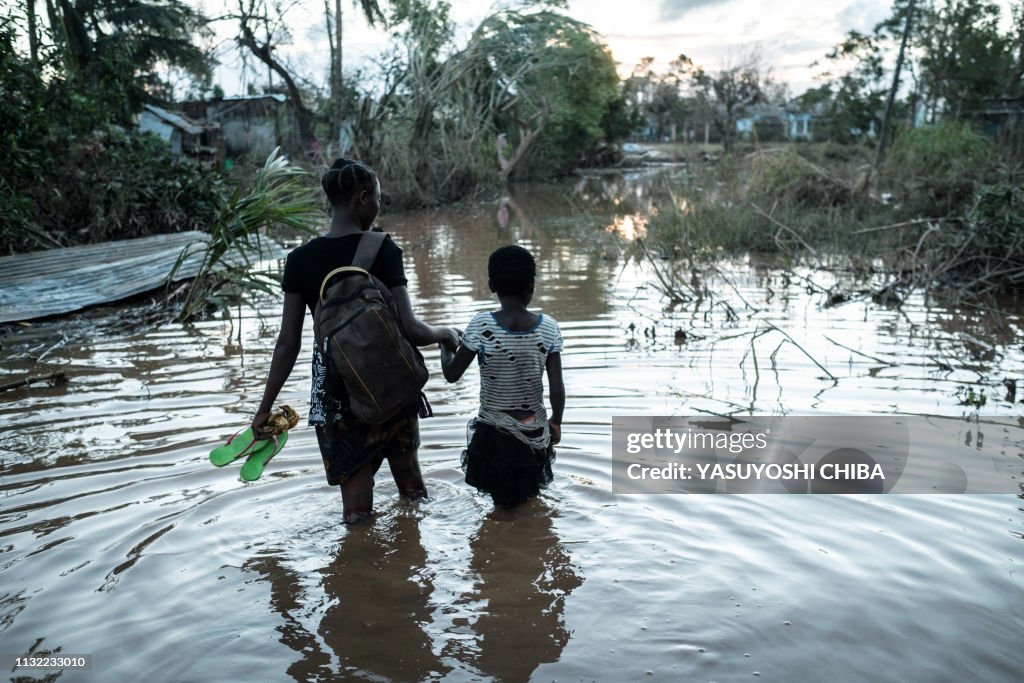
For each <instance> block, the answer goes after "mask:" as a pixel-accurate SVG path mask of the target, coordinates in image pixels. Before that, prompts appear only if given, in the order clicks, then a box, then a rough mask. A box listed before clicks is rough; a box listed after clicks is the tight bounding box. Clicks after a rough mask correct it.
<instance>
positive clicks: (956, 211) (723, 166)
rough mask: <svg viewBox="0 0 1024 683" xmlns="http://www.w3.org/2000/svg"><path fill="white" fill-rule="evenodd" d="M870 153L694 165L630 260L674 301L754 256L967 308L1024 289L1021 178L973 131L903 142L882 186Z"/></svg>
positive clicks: (794, 151)
mask: <svg viewBox="0 0 1024 683" xmlns="http://www.w3.org/2000/svg"><path fill="white" fill-rule="evenodd" d="M871 155H872V151H871V150H869V149H867V148H864V147H842V146H839V145H832V144H823V145H805V144H800V145H783V146H771V147H766V148H758V149H755V150H754V151H753V152H747V153H738V154H733V155H730V156H725V157H722V158H721V159H720V160H717V161H715V160H711V161H710V162H703V163H702V162H693V163H692V164H691V172H690V173H687V174H684V175H680V176H679V177H680V178H682V179H683V180H682V181H675V182H669V183H666V184H665V185H664V186H663V187H662V188H661V191H660V193H659V194H660V196H661V197H662V199H661V200H660V201H659V202H658V203H657V209H656V211H655V212H654V213H653V214H652V215H651V217H650V221H649V223H648V226H647V227H648V234H647V239H646V240H645V241H644V242H643V243H641V244H638V245H636V246H635V247H634V249H633V251H632V255H633V257H634V258H637V259H641V260H647V261H649V262H650V263H651V264H652V265H653V266H655V270H656V272H655V277H656V279H657V280H658V282H659V287H660V288H661V289H662V290H663V291H665V292H666V294H668V295H669V296H670V297H671V298H673V299H679V298H686V297H687V296H688V292H692V291H694V285H693V282H694V281H695V278H694V273H695V272H698V271H700V270H702V269H706V268H708V267H710V266H712V265H713V264H714V263H715V261H716V260H717V259H718V258H719V257H722V256H733V257H735V256H742V255H745V254H752V253H753V254H776V255H779V256H781V257H784V258H788V259H806V260H813V261H814V262H815V263H817V264H819V265H824V266H829V265H840V264H841V265H843V266H844V267H848V268H851V269H852V270H854V271H858V272H863V273H866V274H877V271H878V268H879V265H880V264H881V267H882V268H883V269H884V270H885V271H886V272H888V273H889V280H890V283H898V284H899V286H901V287H926V288H927V287H933V286H939V287H940V288H942V289H945V290H947V291H951V292H954V293H955V294H956V296H957V297H958V298H972V297H976V296H980V295H984V294H989V293H1000V292H1006V291H1014V290H1015V289H1016V288H1019V287H1020V286H1021V284H1024V256H1020V254H1021V253H1024V191H1022V190H1020V189H1019V188H1020V185H1021V183H1020V178H1019V175H1020V173H1019V172H1018V171H1014V170H1011V169H1010V168H1009V167H1004V168H1003V170H1002V171H1001V172H1000V171H997V165H996V163H995V158H994V154H993V150H992V149H991V144H990V143H989V141H988V140H987V138H984V137H983V136H980V135H978V134H977V133H975V132H974V131H972V130H971V129H970V128H967V127H964V126H954V127H949V126H946V127H942V128H940V129H938V130H924V129H922V132H918V131H916V130H915V131H910V132H908V133H904V135H903V136H901V137H900V138H899V139H898V140H897V142H896V145H895V146H894V149H893V154H892V155H891V157H890V160H889V163H888V165H887V166H886V168H885V169H884V170H883V172H882V174H881V175H879V176H876V175H874V174H873V172H872V169H871V163H870V159H871ZM897 169H898V171H897Z"/></svg>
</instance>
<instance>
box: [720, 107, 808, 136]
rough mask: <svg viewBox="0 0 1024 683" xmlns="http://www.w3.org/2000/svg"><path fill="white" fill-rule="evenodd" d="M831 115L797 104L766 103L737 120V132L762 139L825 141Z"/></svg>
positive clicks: (740, 134)
mask: <svg viewBox="0 0 1024 683" xmlns="http://www.w3.org/2000/svg"><path fill="white" fill-rule="evenodd" d="M827 124H828V119H827V118H826V117H823V116H821V115H820V114H818V113H817V112H815V111H806V110H804V109H802V108H799V107H797V106H795V105H794V104H792V103H791V104H788V105H784V106H780V105H772V104H764V105H759V106H757V107H754V108H752V109H751V110H750V112H749V113H748V114H747V116H744V117H742V118H739V119H737V120H736V132H737V133H739V136H740V138H742V139H744V140H753V139H755V138H756V139H757V140H760V141H761V142H772V141H776V142H777V141H782V140H792V141H796V140H802V141H807V142H810V141H821V140H827V139H828V125H827Z"/></svg>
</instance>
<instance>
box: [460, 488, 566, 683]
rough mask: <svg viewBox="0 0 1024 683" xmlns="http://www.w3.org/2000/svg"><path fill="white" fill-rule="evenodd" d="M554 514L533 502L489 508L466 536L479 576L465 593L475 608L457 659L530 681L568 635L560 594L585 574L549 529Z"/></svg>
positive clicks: (490, 673)
mask: <svg viewBox="0 0 1024 683" xmlns="http://www.w3.org/2000/svg"><path fill="white" fill-rule="evenodd" d="M553 513H554V511H553V510H552V509H550V508H549V507H548V506H547V505H545V504H544V503H542V502H537V501H535V502H533V503H531V504H528V505H526V506H524V508H523V509H520V510H515V511H512V512H509V511H503V510H497V511H492V512H491V513H490V514H489V515H488V516H487V517H486V518H484V520H483V523H482V524H481V525H480V528H479V530H477V532H476V534H475V535H474V536H473V537H472V539H471V540H470V549H471V552H472V561H471V563H470V567H471V569H472V571H473V572H474V573H475V574H476V583H475V586H474V591H473V593H472V594H471V595H469V596H467V600H469V601H475V602H476V603H477V604H478V605H480V613H479V616H478V617H477V619H476V622H475V623H474V624H473V625H472V627H471V630H472V633H473V639H472V640H471V641H461V643H462V645H463V652H464V653H465V657H459V658H460V659H465V660H468V661H471V662H473V664H474V665H475V666H476V668H477V669H478V670H479V671H480V672H481V673H483V674H486V675H488V676H493V677H494V678H495V679H497V680H502V681H506V680H507V681H525V680H529V678H530V675H531V674H532V673H533V671H534V670H535V669H536V668H537V667H538V666H540V665H541V664H544V663H550V662H557V661H558V660H559V657H560V656H561V654H562V650H563V649H564V648H565V645H566V643H568V641H569V631H568V630H567V629H566V626H565V620H564V611H565V601H566V599H567V598H568V596H569V594H570V593H572V591H573V590H574V589H575V588H577V587H579V585H580V584H581V583H582V579H581V578H580V577H579V576H577V574H576V573H575V572H574V569H573V566H572V563H571V561H570V559H569V556H568V555H567V554H566V552H565V549H564V548H563V547H562V546H561V545H560V544H559V541H558V537H557V536H555V534H554V531H553V529H552V521H551V515H552V514H553Z"/></svg>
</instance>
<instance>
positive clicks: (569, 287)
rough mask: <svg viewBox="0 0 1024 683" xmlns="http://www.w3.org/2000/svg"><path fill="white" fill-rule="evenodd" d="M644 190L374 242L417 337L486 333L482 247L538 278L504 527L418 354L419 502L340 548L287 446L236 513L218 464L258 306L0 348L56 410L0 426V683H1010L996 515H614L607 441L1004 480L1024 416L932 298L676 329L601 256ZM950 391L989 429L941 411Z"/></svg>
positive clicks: (241, 413) (795, 289)
mask: <svg viewBox="0 0 1024 683" xmlns="http://www.w3.org/2000/svg"><path fill="white" fill-rule="evenodd" d="M650 192H651V183H650V182H649V179H648V178H646V177H645V176H642V175H637V176H634V177H626V178H622V177H612V178H605V179H603V180H601V179H596V178H591V179H583V180H580V181H578V182H577V183H575V186H570V187H554V188H553V187H534V188H531V187H525V188H520V189H518V190H517V191H516V194H515V195H514V198H515V199H514V202H513V203H511V204H507V205H504V206H500V207H499V206H498V205H496V204H494V203H485V204H477V205H471V206H466V207H459V208H454V209H445V210H439V211H429V212H419V213H414V214H402V215H394V216H386V215H385V216H382V218H381V223H382V225H383V226H384V227H385V228H386V229H387V230H388V231H390V232H391V233H392V234H393V235H394V236H395V237H396V239H397V240H398V242H399V243H400V244H401V245H402V246H403V248H404V249H405V253H406V265H407V271H408V274H409V276H410V292H411V293H412V296H413V299H414V302H415V305H416V307H417V309H418V311H419V312H420V314H421V316H422V317H423V318H425V319H426V320H428V321H430V322H451V323H455V324H465V322H467V321H468V320H469V319H470V317H471V316H472V315H473V314H474V313H476V312H477V311H481V310H486V309H488V308H489V307H491V306H492V300H491V297H490V294H489V292H488V290H487V287H486V275H485V273H486V257H487V254H488V253H489V252H490V251H491V250H492V249H493V248H494V247H496V246H498V245H500V244H504V243H508V242H512V241H518V242H520V243H522V244H523V245H525V246H527V247H528V248H530V249H531V250H533V251H534V253H535V254H536V256H537V258H538V263H539V281H538V287H537V297H536V300H535V304H536V306H537V307H538V308H539V309H542V310H543V311H544V312H546V313H548V314H550V315H552V316H554V317H555V318H556V319H558V321H559V322H560V323H561V326H562V331H563V334H564V337H565V353H564V366H565V379H566V386H567V391H568V407H567V410H566V417H565V425H564V442H563V444H562V445H561V446H560V447H559V448H558V460H557V463H556V468H555V469H556V479H555V482H554V483H553V484H552V486H551V488H550V489H549V490H548V491H546V492H545V493H544V494H543V495H542V497H541V498H540V500H538V501H536V502H535V503H534V504H530V505H528V506H525V507H524V508H522V509H520V510H517V511H514V512H511V513H495V512H494V511H493V510H492V506H491V504H490V502H489V500H487V499H485V498H481V497H480V496H478V495H477V494H476V493H475V492H474V491H473V490H471V489H469V488H468V487H467V486H466V485H465V484H464V483H463V482H462V475H461V472H460V470H459V467H458V461H459V460H458V459H459V453H460V451H461V448H462V447H463V445H464V443H465V424H466V420H467V419H468V418H469V417H470V416H471V415H472V413H473V410H474V407H475V400H476V392H477V389H478V385H477V379H476V373H474V372H470V373H467V378H466V380H465V381H463V382H462V383H460V384H457V385H452V386H449V385H446V384H445V383H444V382H443V380H442V379H441V377H440V372H439V369H438V354H437V352H436V351H435V350H432V349H428V350H426V357H427V360H428V364H429V365H430V366H431V367H432V368H433V375H432V378H431V381H430V384H429V387H428V389H429V395H430V399H431V402H432V403H433V406H434V410H435V412H436V416H435V417H434V418H432V419H429V420H425V421H423V422H422V425H421V428H422V438H423V446H422V450H421V452H420V453H421V461H422V465H423V469H424V472H425V476H426V480H427V483H428V486H429V489H430V494H431V496H430V500H429V501H427V502H425V503H423V504H419V505H407V504H403V503H401V502H399V501H398V500H397V496H396V490H395V487H394V484H393V483H392V482H391V481H390V477H389V476H387V474H386V471H382V473H381V474H380V475H379V476H378V478H377V485H376V497H377V503H376V505H377V510H378V513H379V514H378V516H377V517H376V518H375V519H374V520H373V521H372V522H371V523H368V524H364V525H361V526H357V527H354V528H345V527H343V526H342V525H341V524H340V523H339V517H340V511H341V501H340V497H339V495H338V492H337V491H336V490H334V489H331V488H329V487H328V486H327V485H326V484H325V483H324V475H323V471H322V466H321V463H320V458H319V454H318V452H317V448H316V441H315V438H314V435H313V432H312V430H311V429H309V428H308V427H305V426H304V423H303V426H301V427H300V428H297V429H296V430H294V431H293V434H292V437H291V440H290V441H289V443H288V445H287V447H286V449H285V450H284V452H283V453H281V455H279V456H278V457H277V458H276V459H275V460H274V461H273V462H272V463H271V464H270V465H269V466H268V469H267V472H266V473H265V475H264V476H263V478H262V479H261V480H260V481H258V482H255V483H252V484H245V483H243V482H241V481H240V480H239V479H238V478H237V472H236V471H234V470H236V469H237V468H232V467H231V466H229V467H227V468H224V469H216V468H213V467H211V466H210V465H209V463H208V462H207V460H206V455H207V453H208V451H209V450H210V448H211V447H212V446H213V445H215V444H217V443H218V442H219V441H221V440H222V439H223V438H224V437H226V436H227V435H229V434H230V433H232V432H233V431H235V430H237V429H238V428H240V427H241V426H244V425H245V424H246V422H247V420H248V418H249V415H250V412H251V410H252V409H253V408H254V406H255V404H256V403H257V401H258V399H259V396H260V393H261V390H262V382H263V380H264V378H265V376H266V373H267V369H268V367H269V363H270V357H271V352H272V349H273V343H274V339H275V334H276V329H277V321H276V315H277V311H276V306H277V304H276V303H275V302H270V303H269V304H268V308H267V309H266V310H267V314H266V315H267V317H265V318H262V319H261V317H260V316H259V315H258V314H257V313H256V312H255V311H253V310H248V309H247V310H243V311H242V315H241V318H238V317H236V318H235V319H234V320H233V322H231V323H228V322H226V321H222V320H214V321H209V322H204V323H201V324H198V325H196V326H194V327H188V328H186V327H182V326H180V325H163V326H160V327H158V328H156V329H151V330H145V331H140V332H135V333H110V332H108V333H105V334H99V335H93V336H89V337H86V338H80V337H79V338H77V340H72V341H70V342H69V343H67V344H63V345H58V346H56V347H54V348H52V349H51V348H50V347H51V346H52V344H50V343H47V342H48V337H47V334H46V333H45V330H48V329H50V330H52V329H56V328H52V327H51V328H47V327H46V326H33V327H32V328H28V330H26V331H22V332H21V333H19V334H17V335H14V336H13V337H10V338H8V339H7V340H6V341H5V344H4V352H3V353H4V357H5V360H4V364H3V372H4V377H5V378H6V377H17V376H21V375H23V374H26V373H28V372H36V371H40V370H41V369H42V370H47V369H52V368H56V367H59V368H63V369H64V370H65V371H66V372H67V374H68V375H69V377H70V380H71V381H70V383H69V384H68V385H67V386H65V387H48V386H41V385H34V386H32V387H30V388H27V389H20V390H17V391H14V392H6V393H5V394H3V395H2V396H0V425H2V426H0V458H2V462H0V655H4V656H7V657H8V659H7V660H6V662H5V666H6V667H7V668H6V672H7V673H6V674H5V675H7V676H10V677H12V678H14V677H15V676H16V674H14V673H11V672H10V659H9V657H10V656H12V655H25V654H27V653H30V652H34V653H36V654H40V653H60V654H65V655H69V654H90V655H92V656H93V664H92V669H91V670H90V671H72V670H65V671H64V672H63V674H61V675H60V676H59V680H61V681H65V680H67V681H78V680H83V681H86V680H97V681H119V680H138V679H139V678H141V677H145V678H146V679H148V680H152V681H209V680H223V681H229V680H252V681H289V680H296V681H326V680H369V681H389V680H390V681H424V680H452V681H478V680H496V681H526V680H535V681H554V680H558V681H571V680H597V681H631V680H653V681H708V680H716V681H736V680H750V679H753V678H757V679H758V680H778V681H793V680H836V681H867V680H871V681H910V680H922V681H923V680H927V681H963V680H973V681H1011V680H1019V674H1020V664H1021V659H1020V646H1021V643H1022V642H1024V592H1022V588H1024V567H1022V556H1024V555H1022V552H1021V551H1022V548H1024V546H1022V535H1021V534H1022V531H1024V529H1022V520H1024V513H1022V509H1021V501H1020V499H1019V498H1018V497H1016V496H1014V495H959V496H956V495H923V496H896V495H891V496H890V495H887V496H831V495H823V496H759V495H695V496H684V495H632V496H624V495H615V494H613V493H612V491H611V483H610V478H611V438H610V424H611V418H612V416H613V415H644V414H647V415H671V414H679V415H686V414H698V413H700V412H701V411H707V412H711V413H718V414H721V413H734V414H740V415H743V414H762V415H767V414H775V415H778V414H797V415H815V414H830V415H837V414H855V415H872V414H887V415H888V414H894V413H896V414H907V415H938V416H947V417H953V418H961V417H965V416H966V417H967V418H969V420H965V421H964V424H965V427H964V430H963V431H964V433H965V434H967V435H968V438H974V439H978V438H979V437H982V436H984V433H985V432H986V431H988V432H989V433H988V439H987V440H986V441H985V444H987V445H986V446H985V448H989V449H991V456H992V457H993V458H995V457H1001V458H1018V459H1020V458H1022V457H1024V456H1022V454H1021V451H1022V444H1021V441H1020V440H1019V438H1017V436H1016V435H1011V438H1009V439H1007V438H1005V435H1004V438H999V435H997V434H994V433H993V431H995V430H994V429H993V428H991V427H990V426H988V423H987V422H986V420H987V419H989V418H993V417H1001V418H1006V417H1009V418H1019V417H1021V416H1022V414H1024V406H1022V405H1021V404H1020V403H1016V404H1014V403H1010V402H1009V401H1007V400H1006V397H1005V396H1004V395H1003V394H1004V393H1005V392H1004V391H1003V390H1002V387H1001V385H1000V384H999V382H1000V380H1001V379H1002V378H1003V377H1017V378H1021V377H1022V376H1024V350H1022V348H1021V344H1022V334H1021V332H1022V327H1021V309H1020V308H1019V307H1018V308H1016V309H1013V308H1010V309H1009V310H1007V311H1002V312H992V311H981V310H978V309H970V308H952V307H948V306H943V305H942V304H937V303H934V302H929V301H927V300H925V299H924V298H922V297H921V296H915V297H911V298H910V299H908V301H907V302H906V303H905V304H904V306H902V308H900V309H890V308H885V307H881V306H878V305H875V304H873V303H871V301H870V300H855V301H853V302H850V303H847V304H844V305H842V306H838V307H833V308H824V307H823V306H822V303H823V301H822V295H821V294H820V292H817V291H815V290H814V288H813V287H808V283H807V281H806V280H805V279H803V278H804V277H809V278H810V279H811V281H813V282H814V283H816V284H822V285H826V286H827V285H829V284H830V283H831V282H832V281H833V280H834V279H835V278H836V277H839V276H836V275H835V274H834V273H831V272H825V271H820V270H815V269H813V268H803V269H796V270H795V271H793V272H784V271H782V270H780V269H778V268H774V267H772V266H771V264H761V263H757V262H754V261H751V260H737V261H731V262H728V263H725V264H723V266H722V273H721V275H720V276H719V277H718V279H715V280H712V281H711V282H710V283H709V284H710V285H711V289H712V290H713V291H714V292H716V294H717V299H716V300H714V301H704V302H701V303H691V304H683V305H679V306H676V307H666V306H665V302H664V300H663V299H662V297H661V296H660V295H659V294H658V292H657V291H655V290H654V289H653V288H652V287H650V286H649V282H650V280H651V276H650V272H649V271H648V270H647V269H646V268H644V267H640V266H637V265H635V264H634V265H629V264H624V263H623V262H622V261H621V260H613V259H610V258H608V256H609V252H610V249H609V247H608V240H609V239H614V237H613V236H612V235H611V232H618V233H620V234H625V235H626V236H627V237H628V236H630V234H631V233H633V232H634V231H637V230H640V229H641V228H642V223H643V217H644V215H645V213H646V211H648V210H649V208H650ZM274 265H275V264H272V266H274ZM276 267H280V264H276ZM726 280H728V282H726ZM721 302H725V303H728V304H729V305H728V306H726V305H724V304H723V303H721ZM730 307H731V309H732V313H733V314H730V313H729V310H728V309H729V308H730ZM754 308H756V309H758V310H757V311H756V312H755V311H754V310H753V309H754ZM115 311H116V309H115ZM764 321H770V322H772V323H773V324H775V325H777V326H778V327H779V328H781V329H784V330H785V331H786V332H787V333H788V334H790V335H791V336H792V338H793V339H794V341H796V342H797V343H799V345H800V347H802V349H803V350H804V351H807V353H806V354H805V353H803V352H802V351H801V350H800V348H798V347H797V346H796V345H794V344H783V345H782V346H781V347H779V344H780V342H781V340H782V338H781V336H780V335H779V334H778V333H772V334H768V335H764V336H762V337H759V338H758V339H757V341H756V342H755V343H756V345H757V349H756V353H757V354H758V356H759V358H760V363H759V365H758V367H757V369H756V370H755V368H754V363H753V362H752V360H753V359H752V357H751V335H752V334H753V333H754V331H755V330H757V329H763V328H759V325H763V324H764ZM631 324H632V330H631V328H630V325H631ZM309 328H310V325H309V323H308V321H307V329H306V335H307V337H309V336H310V334H311V333H310V329H309ZM33 330H43V331H44V332H43V333H42V334H37V336H35V337H33V336H32V334H31V333H32V331H33ZM676 330H683V331H685V332H686V337H685V339H684V338H681V337H677V335H676V334H675V332H676ZM826 337H827V338H826ZM677 341H678V342H679V343H677ZM835 342H838V344H837V343H835ZM776 349H777V352H776ZM41 353H45V358H44V359H43V361H42V362H40V363H39V364H36V363H35V362H34V361H33V356H38V355H40V354H41ZM772 356H774V357H773V358H772ZM812 357H813V359H814V361H817V362H818V363H821V364H822V365H823V366H825V367H826V368H827V369H828V370H829V371H830V372H831V373H832V374H833V375H834V376H835V378H836V379H835V380H834V381H833V380H830V379H828V378H827V377H823V374H822V372H821V370H820V368H818V367H817V366H816V364H815V362H813V361H812V360H811V358H812ZM309 375H310V371H309V366H308V352H307V353H304V355H303V356H302V357H301V359H300V361H299V363H298V364H297V366H296V369H295V371H294V372H293V375H292V378H291V379H290V381H289V383H288V384H287V386H286V387H285V389H284V392H283V393H282V396H281V401H282V402H287V403H290V404H291V405H293V406H295V407H296V408H298V409H299V410H300V411H304V410H305V408H306V407H307V390H308V382H309ZM1021 384H1022V391H1024V382H1022V383H1021ZM967 386H970V387H972V388H974V389H975V391H977V392H979V393H984V394H985V395H986V396H987V402H986V404H985V405H984V406H982V407H981V408H978V409H976V408H974V407H971V406H965V405H962V404H961V402H960V400H961V399H962V398H963V395H964V394H963V392H964V390H965V389H964V387H967ZM1022 397H1024V396H1021V395H1018V397H1017V400H1018V401H1019V400H1020V398H1022ZM979 448H981V446H980V445H979ZM1021 463H1022V464H1021V467H1020V468H1018V471H1024V460H1021ZM1014 672H1016V673H1014ZM49 673H50V674H51V675H52V673H53V672H49ZM21 675H29V676H30V677H29V679H28V680H32V676H35V677H37V678H39V679H42V677H43V676H44V675H46V672H37V673H35V674H24V672H22V674H21Z"/></svg>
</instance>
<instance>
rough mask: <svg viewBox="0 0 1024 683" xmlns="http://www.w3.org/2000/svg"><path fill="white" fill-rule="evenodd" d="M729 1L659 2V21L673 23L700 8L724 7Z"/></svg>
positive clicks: (686, 0) (670, 0) (673, 0)
mask: <svg viewBox="0 0 1024 683" xmlns="http://www.w3.org/2000/svg"><path fill="white" fill-rule="evenodd" d="M728 2H730V0H661V19H662V20H663V21H674V20H676V19H679V18H681V17H682V16H683V15H684V14H688V13H689V12H691V11H692V10H695V9H698V8H700V7H710V6H711V5H724V4H727V3H728Z"/></svg>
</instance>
